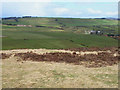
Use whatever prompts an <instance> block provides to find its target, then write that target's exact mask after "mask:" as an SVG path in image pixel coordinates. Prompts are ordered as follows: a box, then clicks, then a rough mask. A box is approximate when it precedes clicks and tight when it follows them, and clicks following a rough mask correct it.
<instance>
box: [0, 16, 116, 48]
mask: <svg viewBox="0 0 120 90" xmlns="http://www.w3.org/2000/svg"><path fill="white" fill-rule="evenodd" d="M3 24H4V25H3V29H2V33H3V36H5V37H0V38H2V39H3V43H2V44H3V49H18V48H49V49H53V48H55V49H60V48H78V47H93V46H94V47H109V46H110V47H111V46H117V40H115V39H112V38H110V37H105V36H99V35H89V34H84V33H85V31H89V30H98V29H99V30H104V31H105V32H106V33H108V32H109V31H110V30H115V33H117V29H118V28H117V21H116V20H102V19H100V20H99V19H72V18H67V19H65V18H57V19H56V18H21V19H18V21H16V20H14V19H10V20H3ZM5 24H17V25H19V24H21V25H32V27H17V26H11V25H5ZM36 25H39V26H45V27H36ZM61 28H62V29H61Z"/></svg>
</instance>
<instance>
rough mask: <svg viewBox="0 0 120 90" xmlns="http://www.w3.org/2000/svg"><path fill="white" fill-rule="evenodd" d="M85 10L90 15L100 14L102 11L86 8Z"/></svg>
mask: <svg viewBox="0 0 120 90" xmlns="http://www.w3.org/2000/svg"><path fill="white" fill-rule="evenodd" d="M87 10H88V12H89V13H92V14H102V11H100V10H94V9H92V8H88V9H87Z"/></svg>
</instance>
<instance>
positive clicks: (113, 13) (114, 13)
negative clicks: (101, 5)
mask: <svg viewBox="0 0 120 90" xmlns="http://www.w3.org/2000/svg"><path fill="white" fill-rule="evenodd" d="M105 14H106V15H111V16H115V15H118V12H117V11H115V12H106V13H105Z"/></svg>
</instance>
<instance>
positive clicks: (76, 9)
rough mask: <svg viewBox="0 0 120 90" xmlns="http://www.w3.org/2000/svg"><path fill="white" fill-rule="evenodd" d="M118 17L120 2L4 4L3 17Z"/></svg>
mask: <svg viewBox="0 0 120 90" xmlns="http://www.w3.org/2000/svg"><path fill="white" fill-rule="evenodd" d="M25 15H30V16H39V17H73V18H96V17H98V18H99V17H100V18H101V17H115V18H116V17H118V2H50V1H48V2H3V3H2V17H11V16H25Z"/></svg>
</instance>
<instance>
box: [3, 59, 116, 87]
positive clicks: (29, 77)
mask: <svg viewBox="0 0 120 90" xmlns="http://www.w3.org/2000/svg"><path fill="white" fill-rule="evenodd" d="M2 67H3V72H2V80H3V82H2V85H3V88H117V87H118V66H117V65H114V66H108V67H101V68H86V67H83V66H80V65H72V64H65V63H55V62H32V61H26V62H22V61H20V62H17V58H15V57H11V58H9V59H5V60H3V66H2Z"/></svg>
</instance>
